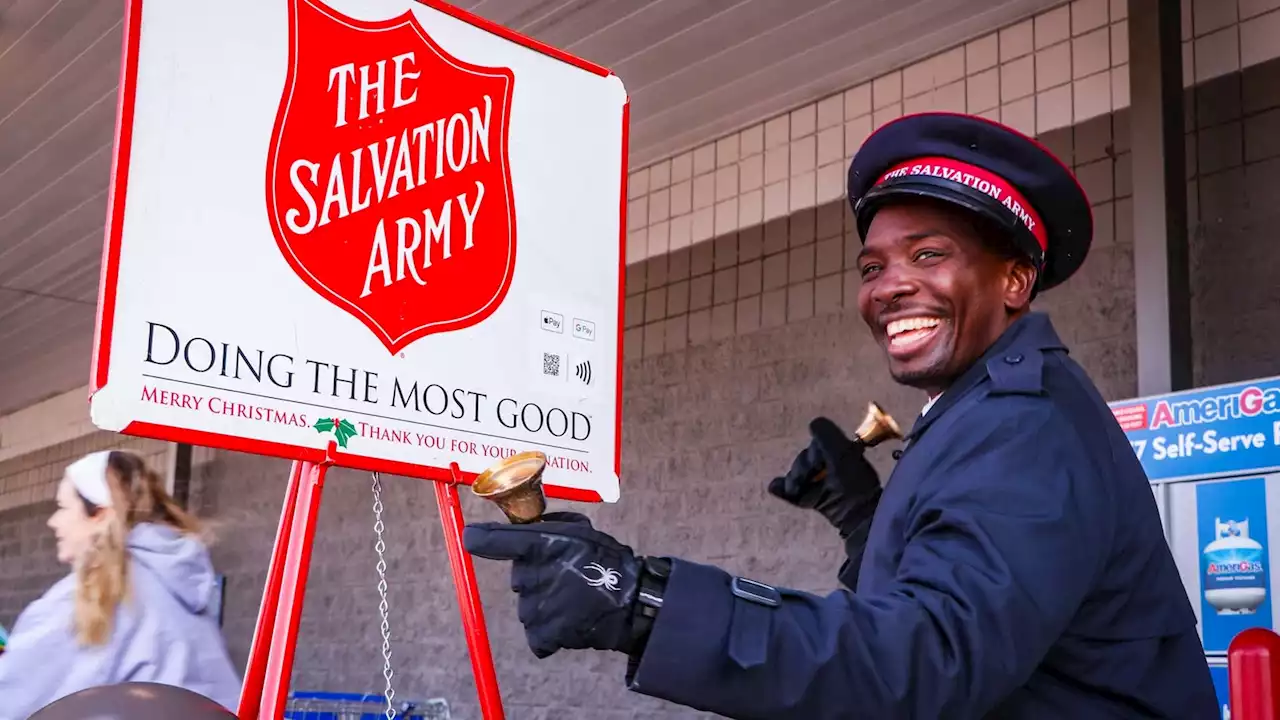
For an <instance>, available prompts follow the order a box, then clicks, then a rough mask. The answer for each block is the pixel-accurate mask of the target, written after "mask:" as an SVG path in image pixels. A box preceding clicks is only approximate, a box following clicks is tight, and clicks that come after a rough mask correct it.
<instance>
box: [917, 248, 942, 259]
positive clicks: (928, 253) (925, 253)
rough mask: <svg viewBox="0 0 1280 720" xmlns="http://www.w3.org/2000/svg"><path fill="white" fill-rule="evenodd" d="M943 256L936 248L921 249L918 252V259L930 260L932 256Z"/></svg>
mask: <svg viewBox="0 0 1280 720" xmlns="http://www.w3.org/2000/svg"><path fill="white" fill-rule="evenodd" d="M936 257H942V253H940V252H938V251H936V250H921V251H920V252H918V253H916V260H917V261H919V260H928V259H930V258H936Z"/></svg>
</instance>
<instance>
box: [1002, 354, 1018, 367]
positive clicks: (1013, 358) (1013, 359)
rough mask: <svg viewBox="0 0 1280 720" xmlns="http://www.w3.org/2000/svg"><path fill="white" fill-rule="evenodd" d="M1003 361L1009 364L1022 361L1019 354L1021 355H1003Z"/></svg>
mask: <svg viewBox="0 0 1280 720" xmlns="http://www.w3.org/2000/svg"><path fill="white" fill-rule="evenodd" d="M1004 361H1005V362H1007V363H1009V364H1010V365H1017V364H1018V363H1020V362H1022V356H1021V355H1009V356H1007V357H1005V359H1004Z"/></svg>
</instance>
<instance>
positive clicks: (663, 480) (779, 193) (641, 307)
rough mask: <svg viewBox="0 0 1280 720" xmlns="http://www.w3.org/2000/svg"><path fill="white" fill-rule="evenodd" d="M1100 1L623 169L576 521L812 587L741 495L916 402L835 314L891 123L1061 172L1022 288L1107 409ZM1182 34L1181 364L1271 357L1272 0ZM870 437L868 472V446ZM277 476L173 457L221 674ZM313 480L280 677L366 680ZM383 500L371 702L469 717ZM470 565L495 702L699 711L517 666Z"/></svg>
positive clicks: (1275, 107)
mask: <svg viewBox="0 0 1280 720" xmlns="http://www.w3.org/2000/svg"><path fill="white" fill-rule="evenodd" d="M1124 9H1125V3H1124V2H1123V1H1109V0H1081V1H1079V2H1073V3H1068V4H1064V5H1063V6H1061V7H1059V8H1056V9H1053V10H1051V11H1048V12H1046V13H1043V14H1041V15H1039V16H1037V17H1035V18H1032V19H1028V20H1026V21H1025V22H1021V23H1018V24H1015V25H1013V26H1010V27H1007V28H1001V29H999V30H997V31H994V32H992V33H991V34H989V35H987V36H985V37H981V38H978V39H975V40H972V41H970V42H966V43H963V44H960V45H957V46H956V47H954V48H947V49H945V50H944V51H943V52H941V53H939V54H938V55H937V56H935V57H932V58H926V59H924V60H922V61H920V62H919V63H916V64H913V65H911V66H909V67H906V68H903V69H901V70H898V71H895V72H893V73H890V74H888V75H886V76H884V77H880V78H876V79H874V80H872V81H869V82H867V83H865V84H862V85H859V86H857V87H854V88H850V89H848V90H846V91H842V92H840V93H837V94H833V95H832V96H830V97H827V98H823V99H820V100H818V101H816V102H814V103H811V104H808V105H806V106H804V107H801V108H797V109H795V110H794V111H792V112H790V113H788V114H785V115H782V116H779V117H776V118H772V119H769V120H766V121H764V122H761V123H759V124H757V125H753V126H751V127H748V128H745V129H743V130H742V131H741V132H738V133H734V134H733V135H730V136H728V137H725V138H722V139H720V140H718V141H716V142H712V143H708V144H706V145H703V146H701V147H698V148H693V149H690V150H689V151H688V152H685V153H682V154H680V155H677V156H676V157H673V158H668V159H666V160H663V161H661V162H658V163H656V164H654V165H652V166H650V167H646V168H639V169H637V170H636V171H635V172H634V173H633V175H632V177H631V190H632V192H631V205H630V223H629V224H630V227H629V230H630V238H629V241H628V250H627V254H628V259H629V267H628V277H627V300H626V313H625V316H626V323H625V324H626V336H625V353H626V366H625V369H624V383H625V394H624V424H623V440H624V450H623V452H624V457H623V500H622V501H621V502H620V503H619V504H618V505H616V506H610V507H601V508H588V509H587V512H588V514H590V515H591V516H592V518H593V519H594V520H595V521H596V522H597V523H598V524H599V525H600V526H601V527H603V528H605V529H607V530H609V531H610V532H612V533H615V534H616V535H617V536H618V537H619V538H620V539H621V540H623V541H624V542H627V543H630V544H632V545H634V546H635V547H636V548H637V550H638V551H640V552H644V553H662V554H675V555H681V556H684V557H688V558H690V559H694V560H698V561H703V562H712V563H718V564H721V565H722V566H723V567H725V568H726V569H729V570H731V571H734V572H739V573H744V574H748V575H750V576H753V577H756V578H759V579H760V580H763V581H767V582H774V583H779V584H786V585H790V586H792V587H798V588H803V589H807V590H812V591H815V592H824V591H829V590H832V589H834V587H835V571H836V569H837V568H838V566H839V563H840V560H841V548H840V546H839V544H838V542H837V538H836V536H835V533H834V531H833V530H831V529H830V528H828V527H827V526H826V525H825V523H824V522H823V521H822V520H821V519H820V518H817V516H816V515H812V514H810V513H805V512H800V511H796V510H792V509H790V508H787V507H784V506H782V505H781V504H780V503H779V502H777V501H776V500H774V499H772V498H771V497H769V496H768V495H767V494H766V493H765V491H764V486H765V484H766V483H767V482H768V480H769V479H770V478H772V477H773V476H775V475H776V474H779V473H781V472H783V471H785V469H786V467H787V466H788V465H789V463H790V462H791V459H792V458H793V456H794V455H795V453H796V452H797V451H799V450H800V448H801V447H802V446H803V444H804V443H805V442H807V437H806V430H805V427H806V425H807V423H808V421H809V420H810V419H811V418H812V417H814V416H816V415H827V416H828V417H831V418H832V419H834V420H836V421H837V422H838V423H840V424H842V425H844V426H845V427H847V428H850V429H851V428H852V427H853V426H855V425H856V424H857V423H858V422H859V421H860V420H861V417H862V413H863V411H864V409H865V407H866V403H867V402H868V401H870V400H876V401H879V402H881V403H882V404H883V405H884V406H885V407H886V408H887V409H888V410H889V411H890V412H891V413H892V414H893V415H895V416H896V417H897V418H898V419H899V420H900V421H902V422H910V420H911V419H912V418H913V417H914V416H915V414H916V413H917V412H918V410H919V407H920V404H921V401H922V398H920V397H919V396H918V395H917V394H916V393H915V392H913V391H910V390H906V389H903V388H900V387H898V386H895V385H894V384H893V383H892V381H891V380H890V378H889V377H888V375H887V373H886V372H885V369H884V363H883V360H882V357H881V355H880V352H879V351H878V350H877V349H876V348H875V347H874V346H873V345H872V343H871V342H870V339H869V336H868V334H867V332H866V330H865V328H864V327H863V326H862V323H861V320H860V319H859V318H858V317H857V315H856V311H855V309H854V308H853V301H854V298H855V296H856V292H857V279H856V277H854V276H853V274H852V273H851V267H852V259H853V254H854V253H855V252H856V248H857V245H858V242H859V241H858V238H857V236H856V233H855V232H854V230H853V228H852V227H851V226H850V224H849V220H848V212H847V210H846V207H845V203H844V202H843V199H842V192H843V180H844V172H845V169H846V168H847V162H848V159H849V158H850V157H851V156H852V154H853V152H854V151H855V150H856V149H857V147H858V145H859V143H860V142H861V141H862V139H863V138H865V137H866V135H867V134H868V133H869V132H870V131H871V130H872V129H873V128H874V127H876V126H878V125H880V124H883V123H884V122H886V121H888V120H890V119H892V118H894V117H898V116H900V115H902V114H904V113H910V112H916V111H920V110H926V109H942V110H955V111H967V112H974V113H982V114H986V115H988V116H990V117H993V118H997V119H1001V120H1003V121H1004V122H1006V123H1009V124H1011V125H1013V126H1015V127H1018V128H1019V129H1022V130H1024V131H1026V132H1028V133H1030V134H1034V135H1036V136H1038V137H1039V138H1040V139H1041V140H1042V141H1043V142H1044V143H1046V144H1047V145H1049V146H1050V147H1052V148H1054V149H1055V150H1056V151H1057V152H1059V153H1060V154H1061V156H1062V158H1063V160H1064V161H1066V162H1067V163H1069V164H1070V165H1072V166H1073V167H1074V168H1075V169H1076V172H1077V173H1078V175H1079V177H1080V180H1081V182H1082V183H1083V184H1084V186H1085V188H1086V190H1087V191H1088V192H1089V194H1090V197H1091V199H1092V201H1093V203H1094V213H1095V221H1096V224H1097V231H1096V240H1095V244H1094V249H1093V251H1092V252H1091V253H1090V256H1089V259H1088V261H1087V262H1086V264H1085V267H1084V268H1083V270H1082V271H1081V273H1080V274H1079V275H1078V276H1077V277H1075V278H1074V279H1072V280H1071V281H1070V282H1069V283H1067V284H1066V285H1065V286H1063V287H1061V288H1059V289H1057V290H1055V291H1053V292H1051V293H1049V294H1047V295H1045V296H1044V298H1043V299H1042V300H1040V301H1039V302H1038V305H1039V307H1040V309H1042V310H1045V311H1046V312H1048V313H1049V314H1050V315H1051V316H1052V317H1053V319H1054V322H1055V323H1056V324H1057V327H1058V329H1059V331H1060V333H1061V334H1062V336H1063V337H1064V339H1065V340H1066V341H1067V343H1068V344H1069V345H1070V347H1071V350H1072V354H1073V356H1074V357H1076V358H1077V359H1078V360H1079V361H1080V362H1081V363H1082V364H1083V365H1084V366H1085V368H1086V369H1087V370H1088V371H1089V372H1090V374H1091V375H1092V376H1093V377H1094V379H1095V380H1096V381H1097V383H1098V385H1099V386H1100V387H1101V389H1102V391H1103V392H1104V394H1105V395H1106V396H1107V397H1108V398H1109V399H1117V398H1122V397H1126V396H1131V395H1133V394H1135V392H1136V388H1137V378H1136V348H1135V340H1134V326H1135V323H1134V290H1133V245H1132V237H1133V230H1132V223H1133V221H1132V218H1133V211H1132V197H1131V196H1132V188H1133V185H1134V183H1135V182H1141V178H1134V177H1133V176H1132V171H1131V162H1130V158H1129V154H1128V145H1129V143H1128V138H1129V128H1128V119H1127V111H1126V107H1127V104H1128V95H1129V92H1128V66H1127V62H1128V45H1127V35H1126V32H1127V21H1126V17H1125V11H1124ZM1183 24H1184V41H1185V42H1184V59H1185V62H1184V74H1185V76H1186V81H1187V82H1186V84H1187V86H1188V88H1189V91H1188V102H1187V113H1188V114H1187V128H1188V137H1187V149H1188V152H1189V154H1190V155H1189V158H1188V171H1189V173H1188V174H1189V178H1188V183H1187V192H1188V201H1189V213H1190V218H1189V219H1190V228H1191V230H1190V240H1191V248H1192V273H1193V283H1192V284H1193V288H1192V291H1193V323H1194V352H1195V379H1196V382H1197V384H1208V383H1219V382H1225V381H1230V380H1238V379H1244V378H1249V377H1256V376H1261V375H1271V374H1278V373H1280V360H1278V359H1277V358H1280V326H1277V320H1276V319H1275V313H1274V312H1273V311H1270V312H1269V309H1270V308H1273V307H1275V303H1276V302H1277V301H1278V300H1280V283H1276V282H1275V280H1274V278H1275V277H1277V276H1278V275H1280V251H1277V250H1276V240H1277V237H1276V230H1275V228H1277V227H1280V140H1277V138H1280V60H1276V59H1274V58H1277V57H1280V1H1277V0H1239V1H1238V3H1237V2H1236V1H1235V0H1231V1H1230V2H1221V1H1219V0H1208V1H1207V2H1200V1H1197V2H1196V3H1195V4H1194V6H1192V5H1190V4H1188V5H1187V8H1186V10H1185V12H1184V23H1183ZM1242 68H1243V71H1242V70H1241V69H1242ZM95 438H96V436H95ZM97 442H98V440H97V439H95V440H94V443H97ZM2 447H3V445H0V448H2ZM71 448H75V450H74V451H73V450H72V449H71ZM80 449H83V448H82V447H81V446H80V445H76V444H75V443H72V444H71V445H61V446H59V447H58V448H56V452H53V451H50V452H52V453H53V454H46V455H38V456H37V455H33V454H31V453H27V454H25V455H22V456H19V457H17V458H15V459H13V460H7V461H4V462H3V463H0V498H3V497H5V493H6V492H8V490H7V488H9V487H11V486H13V484H14V483H35V484H37V485H39V484H40V483H46V484H47V483H49V482H52V478H54V477H55V472H56V469H57V467H58V466H59V464H60V463H65V461H66V460H67V459H69V458H70V457H72V456H73V455H74V454H75V452H79V450H80ZM873 454H874V458H875V463H876V465H877V467H878V468H880V470H881V471H882V472H888V471H889V470H890V468H891V461H890V459H889V457H888V451H887V450H883V451H882V450H876V451H874V452H873ZM0 457H3V456H0ZM33 458H41V459H40V460H39V461H38V462H37V460H35V459H33ZM20 463H27V464H20ZM11 465H12V469H10V467H11ZM41 467H43V468H46V469H44V470H38V471H37V470H32V468H41ZM287 472H288V464H287V463H284V462H281V461H275V460H264V459H260V458H255V457H250V456H245V455H239V454H234V453H223V452H216V453H209V454H208V455H207V456H202V458H201V459H200V461H199V462H197V463H196V465H195V467H194V469H193V474H192V478H191V487H192V499H193V504H194V506H195V508H196V509H197V510H199V511H200V512H202V513H204V514H206V515H208V516H210V517H212V518H214V519H215V520H216V521H217V523H218V525H217V527H218V531H219V536H220V540H219V543H218V544H217V545H216V546H215V548H214V557H215V560H216V562H217V564H218V568H219V570H220V571H221V572H224V573H226V574H227V603H226V626H225V627H226V635H227V639H228V642H229V644H230V647H231V649H232V652H233V654H234V656H235V658H236V661H237V662H238V663H241V664H243V662H244V660H245V657H246V656H247V653H248V649H249V644H250V641H251V638H252V632H253V626H254V621H255V617H256V612H257V607H258V603H259V601H260V598H261V593H262V587H263V582H264V580H265V573H266V566H267V561H268V557H269V554H270V547H271V541H272V537H273V534H274V531H275V525H276V522H277V520H278V518H279V503H280V499H281V496H282V494H283V489H284V483H285V479H286V476H287ZM31 473H35V474H31ZM37 476H38V477H39V478H40V479H38V480H36V479H23V480H20V481H19V480H12V478H14V477H23V478H35V477H37ZM4 483H10V484H9V485H5V484H4ZM27 492H30V493H34V495H35V496H38V497H34V496H33V498H32V503H34V504H32V503H27V504H22V503H15V505H16V506H13V507H8V509H4V508H0V563H3V564H4V566H3V570H4V571H5V573H6V578H14V577H16V578H18V581H17V582H16V584H15V585H14V587H15V588H19V589H15V590H12V591H11V590H9V589H8V587H9V586H8V585H7V584H6V591H5V592H6V593H7V594H4V595H0V622H3V623H6V624H8V623H10V622H11V621H12V618H13V615H14V613H15V612H16V611H17V609H18V608H19V607H20V605H21V602H22V601H24V600H25V599H26V598H28V597H30V596H32V595H34V594H35V593H36V592H38V591H39V590H40V589H41V588H42V587H44V586H47V584H48V583H49V582H50V581H51V580H52V579H53V578H54V577H56V568H53V567H51V566H50V563H49V562H48V558H46V557H44V556H45V555H48V554H49V553H50V552H51V546H50V545H49V543H48V542H47V539H46V537H45V535H44V534H43V533H44V532H45V531H44V529H43V526H42V525H41V523H42V522H43V520H42V519H41V518H42V517H43V516H44V514H46V513H47V505H42V504H41V503H47V499H48V497H51V495H50V494H49V492H50V491H48V489H47V485H46V486H45V489H43V490H31V491H27ZM324 492H325V497H324V505H323V507H322V510H321V517H320V522H319V530H318V534H317V541H316V547H315V553H314V555H313V559H312V563H313V566H312V571H311V577H310V583H309V586H308V591H307V597H306V603H307V604H306V610H305V613H304V616H303V620H302V628H301V638H300V642H299V646H298V654H297V660H296V671H295V678H294V687H295V689H302V690H329V691H351V692H362V691H372V692H380V691H381V690H382V688H383V679H382V657H381V653H380V650H379V648H380V645H381V638H380V633H379V624H380V618H379V615H378V596H377V592H376V583H377V575H376V572H375V562H376V556H375V554H374V549H373V546H374V540H375V537H374V533H373V515H372V496H371V493H370V489H369V477H368V476H367V475H365V474H362V473H355V472H348V471H336V472H334V473H332V474H331V475H330V476H329V480H328V482H327V484H326V488H325V491H324ZM384 502H385V504H386V511H385V519H386V533H385V535H386V541H387V548H388V549H387V553H386V557H387V563H388V584H389V589H388V592H389V602H390V612H391V632H392V648H393V652H394V655H393V663H394V666H395V671H396V674H395V678H396V688H397V696H398V697H405V698H412V697H434V696H441V697H445V698H447V699H448V700H449V702H450V703H451V704H452V705H453V708H454V713H455V717H467V718H472V717H478V710H477V709H476V706H475V699H474V698H475V694H474V688H473V685H472V682H471V674H470V666H469V663H468V660H467V656H466V646H465V643H464V640H463V637H462V632H461V629H460V626H459V619H458V612H457V609H456V607H455V601H454V594H453V589H452V586H451V581H450V577H449V570H448V564H447V561H446V558H445V555H444V550H443V547H442V542H441V534H440V530H439V519H438V516H437V514H436V510H435V505H434V499H433V495H432V492H431V489H430V488H429V487H427V486H426V484H425V483H422V482H418V481H413V480H407V479H402V478H384ZM465 507H466V510H467V512H468V514H469V516H470V517H471V518H473V519H480V518H485V519H498V515H497V513H496V511H495V509H494V508H492V507H491V506H488V505H484V504H480V503H478V502H472V501H467V502H466V504H465ZM477 570H478V571H479V573H480V580H481V591H482V594H483V596H484V598H485V600H486V609H487V616H488V621H489V630H490V637H491V640H492V642H493V645H494V654H495V658H496V660H497V663H498V671H499V679H500V682H501V685H502V688H503V690H504V694H505V697H506V702H507V707H508V716H509V717H513V718H522V719H523V718H556V719H557V720H572V719H575V718H582V719H584V720H585V719H588V718H590V719H591V720H615V719H618V720H620V719H622V718H647V719H650V720H657V719H658V718H664V719H665V718H692V717H700V715H698V714H697V713H693V712H691V711H688V710H686V709H682V708H677V707H673V706H670V705H667V704H665V703H661V702H657V701H653V700H649V699H647V698H643V697H639V696H628V694H627V693H626V691H625V690H624V689H623V687H622V673H623V660H622V658H620V657H616V656H611V655H605V654H595V653H585V652H577V653H567V654H562V655H557V656H555V657H552V658H550V659H547V660H544V661H537V660H535V659H534V657H533V656H532V654H531V653H530V652H529V651H528V649H527V647H526V646H525V642H524V636H523V631H522V629H521V627H520V626H519V624H518V623H517V621H516V616H515V604H514V597H513V595H512V594H511V593H510V591H509V588H508V582H507V577H506V573H505V572H504V568H503V567H502V566H499V565H497V564H492V563H488V562H485V561H477Z"/></svg>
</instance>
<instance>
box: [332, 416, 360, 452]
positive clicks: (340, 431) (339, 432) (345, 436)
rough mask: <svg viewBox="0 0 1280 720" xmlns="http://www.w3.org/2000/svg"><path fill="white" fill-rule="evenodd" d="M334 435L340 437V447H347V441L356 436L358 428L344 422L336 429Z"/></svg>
mask: <svg viewBox="0 0 1280 720" xmlns="http://www.w3.org/2000/svg"><path fill="white" fill-rule="evenodd" d="M333 434H334V435H336V436H337V437H338V447H346V446H347V440H349V439H350V438H351V437H352V436H353V435H355V434H356V428H355V426H354V425H352V424H351V423H349V422H347V421H346V420H343V421H342V422H340V423H338V426H337V427H336V428H334V430H333Z"/></svg>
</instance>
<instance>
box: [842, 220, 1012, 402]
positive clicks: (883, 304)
mask: <svg viewBox="0 0 1280 720" xmlns="http://www.w3.org/2000/svg"><path fill="white" fill-rule="evenodd" d="M858 268H859V272H860V273H861V275H862V287H861V288H860V289H859V291H858V309H859V311H860V312H861V313H862V319H863V320H864V321H866V323H867V326H868V327H869V328H871V333H872V335H873V336H874V337H875V338H876V341H877V342H878V343H880V346H881V347H883V348H884V349H885V352H886V354H887V355H888V358H889V372H890V373H891V374H892V375H893V378H894V379H895V380H897V381H898V382H900V383H902V384H904V385H909V386H911V387H916V388H920V389H922V390H924V391H926V392H928V393H929V395H930V396H936V395H937V394H938V393H940V392H942V391H943V390H945V389H946V388H947V387H948V386H949V385H950V384H951V383H952V382H953V381H954V380H955V379H956V378H957V377H959V376H960V375H961V374H962V373H964V371H965V370H967V369H968V368H969V367H970V366H971V365H972V364H973V363H974V361H976V360H977V359H978V358H979V357H980V356H981V355H982V353H984V352H986V350H987V348H989V347H990V346H991V344H992V343H993V342H995V341H996V339H997V338H999V337H1000V335H1001V333H1003V332H1004V331H1005V329H1006V328H1008V327H1009V325H1010V324H1012V323H1013V321H1014V320H1016V319H1017V318H1018V317H1019V316H1021V315H1022V313H1023V312H1025V311H1026V308H1027V306H1028V305H1029V304H1030V295H1031V289H1032V286H1033V285H1034V283H1035V270H1034V269H1033V268H1032V267H1031V266H1030V265H1029V264H1027V263H1025V262H1018V261H1016V260H1011V259H1006V258H1002V257H1001V256H999V255H998V254H996V253H994V252H992V251H991V250H990V249H989V246H988V245H987V244H986V243H984V241H983V239H982V238H980V237H979V236H978V232H977V230H976V226H975V225H974V224H973V223H972V222H970V220H969V217H968V215H967V214H966V213H965V211H963V210H960V209H958V208H954V207H951V206H949V205H946V204H943V203H937V202H933V201H927V200H923V199H922V200H919V201H915V200H913V201H904V202H902V203H895V204H893V205H889V206H886V207H884V208H882V209H881V210H880V211H879V212H877V213H876V216H875V219H874V220H873V221H872V223H871V227H870V228H868V230H867V237H866V242H865V243H864V244H863V249H862V253H861V254H860V255H859V258H858Z"/></svg>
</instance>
